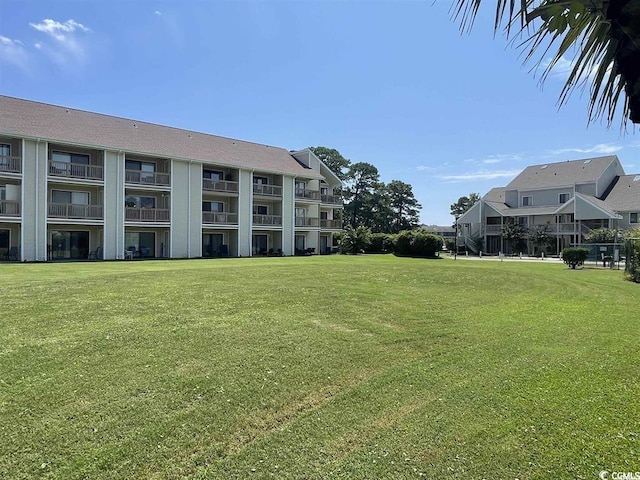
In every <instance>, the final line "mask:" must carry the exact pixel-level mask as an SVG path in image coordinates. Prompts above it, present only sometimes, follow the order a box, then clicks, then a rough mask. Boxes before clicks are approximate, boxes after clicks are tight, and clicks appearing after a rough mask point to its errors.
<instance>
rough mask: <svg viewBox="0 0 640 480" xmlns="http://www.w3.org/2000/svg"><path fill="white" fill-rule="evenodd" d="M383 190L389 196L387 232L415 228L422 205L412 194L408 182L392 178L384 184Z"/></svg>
mask: <svg viewBox="0 0 640 480" xmlns="http://www.w3.org/2000/svg"><path fill="white" fill-rule="evenodd" d="M385 191H386V194H387V196H388V197H389V206H390V209H391V214H392V217H391V218H390V222H389V223H390V225H389V229H388V232H389V233H398V232H401V231H402V230H410V229H412V228H416V227H417V226H418V223H419V221H420V219H419V216H418V214H419V212H420V209H421V208H422V206H421V205H420V204H419V203H418V200H416V197H415V196H414V195H413V189H412V188H411V185H409V184H408V183H404V182H401V181H400V180H392V181H391V183H389V184H388V185H386V187H385Z"/></svg>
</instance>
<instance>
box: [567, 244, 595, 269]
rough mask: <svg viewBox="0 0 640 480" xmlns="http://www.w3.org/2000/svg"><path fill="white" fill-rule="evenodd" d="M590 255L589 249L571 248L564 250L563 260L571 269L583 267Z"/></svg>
mask: <svg viewBox="0 0 640 480" xmlns="http://www.w3.org/2000/svg"><path fill="white" fill-rule="evenodd" d="M588 255H589V249H588V248H576V247H569V248H565V249H564V250H562V260H563V261H564V263H566V264H567V265H569V266H570V267H571V268H576V266H577V265H582V264H583V263H584V261H585V260H586V259H587V256H588Z"/></svg>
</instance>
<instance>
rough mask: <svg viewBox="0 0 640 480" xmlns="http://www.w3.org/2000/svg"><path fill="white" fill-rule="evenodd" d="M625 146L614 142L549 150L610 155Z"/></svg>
mask: <svg viewBox="0 0 640 480" xmlns="http://www.w3.org/2000/svg"><path fill="white" fill-rule="evenodd" d="M623 148H624V146H623V145H614V144H612V143H599V144H597V145H594V146H593V147H589V148H560V149H557V150H548V153H550V154H551V155H564V154H565V153H598V154H603V155H610V154H612V153H616V152H618V151H620V150H622V149H623Z"/></svg>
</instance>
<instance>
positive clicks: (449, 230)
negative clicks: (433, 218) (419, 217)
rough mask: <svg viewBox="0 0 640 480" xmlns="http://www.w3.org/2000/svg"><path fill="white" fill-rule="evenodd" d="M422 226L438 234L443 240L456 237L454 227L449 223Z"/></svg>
mask: <svg viewBox="0 0 640 480" xmlns="http://www.w3.org/2000/svg"><path fill="white" fill-rule="evenodd" d="M422 228H423V229H425V230H426V231H427V232H429V233H433V234H435V235H440V236H441V237H443V238H444V239H445V240H454V239H455V238H456V229H455V228H453V227H452V226H450V225H448V226H443V225H422Z"/></svg>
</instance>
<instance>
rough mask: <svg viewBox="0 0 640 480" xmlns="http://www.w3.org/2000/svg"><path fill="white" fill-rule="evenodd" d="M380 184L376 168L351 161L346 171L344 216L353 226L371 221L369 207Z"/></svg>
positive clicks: (368, 164) (364, 224)
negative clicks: (367, 206)
mask: <svg viewBox="0 0 640 480" xmlns="http://www.w3.org/2000/svg"><path fill="white" fill-rule="evenodd" d="M379 185H380V174H379V173H378V169H377V168H376V167H374V166H373V165H371V164H370V163H366V162H358V163H353V164H351V166H350V167H349V170H348V172H347V182H346V187H345V188H344V198H345V206H344V213H345V218H346V220H347V221H348V223H349V225H351V226H352V227H353V228H355V227H357V226H358V225H362V226H366V225H370V224H371V223H373V222H372V214H371V213H372V212H371V208H370V207H369V208H365V206H366V205H369V206H370V205H372V204H373V202H372V201H371V200H372V199H373V196H374V194H375V192H376V190H377V189H378V188H379Z"/></svg>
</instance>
